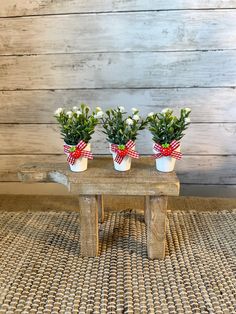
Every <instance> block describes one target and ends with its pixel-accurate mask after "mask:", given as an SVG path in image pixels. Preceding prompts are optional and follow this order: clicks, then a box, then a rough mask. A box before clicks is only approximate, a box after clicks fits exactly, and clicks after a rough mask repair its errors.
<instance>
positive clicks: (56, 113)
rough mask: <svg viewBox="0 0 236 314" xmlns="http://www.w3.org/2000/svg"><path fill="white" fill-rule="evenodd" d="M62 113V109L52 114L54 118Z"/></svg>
mask: <svg viewBox="0 0 236 314" xmlns="http://www.w3.org/2000/svg"><path fill="white" fill-rule="evenodd" d="M62 112H63V108H57V110H56V111H55V112H54V114H55V116H60V114H61V113H62Z"/></svg>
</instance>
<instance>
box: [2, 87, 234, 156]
mask: <svg viewBox="0 0 236 314" xmlns="http://www.w3.org/2000/svg"><path fill="white" fill-rule="evenodd" d="M82 101H84V102H85V103H88V104H89V105H90V106H92V107H93V108H95V107H96V106H97V105H99V106H101V107H102V108H103V109H108V108H110V107H111V106H113V107H115V106H117V104H125V105H126V108H127V110H131V108H132V107H136V106H138V107H140V109H141V114H142V115H147V114H148V113H149V112H151V111H154V112H157V111H161V110H162V109H164V108H166V106H168V107H171V108H174V110H175V111H176V112H177V111H178V109H180V108H182V107H184V106H187V107H190V108H191V109H192V113H191V120H192V121H193V122H209V123H212V122H236V89H235V88H179V89H141V90H139V89H123V90H119V89H118V90H117V89H111V90H109V89H108V90H106V89H105V90H94V89H92V90H51V91H50V90H44V91H0V104H1V106H0V123H6V122H7V123H12V124H13V123H55V118H54V117H53V112H54V111H55V110H56V109H57V108H58V107H59V106H60V107H66V108H69V107H71V105H77V104H79V103H80V102H82ZM209 153H210V152H209Z"/></svg>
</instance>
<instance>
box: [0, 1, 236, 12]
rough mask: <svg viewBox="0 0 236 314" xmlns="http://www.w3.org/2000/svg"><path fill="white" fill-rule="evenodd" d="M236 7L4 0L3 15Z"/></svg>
mask: <svg viewBox="0 0 236 314" xmlns="http://www.w3.org/2000/svg"><path fill="white" fill-rule="evenodd" d="M208 8H236V1H235V0H223V1H222V0H208V1H206V0H194V1H192V0H172V1H171V0H159V1H156V0H148V1H143V0H129V1H123V0H113V1H110V0H103V1H101V0H80V1H78V0H37V1H35V0H7V1H6V0H2V1H1V2H0V16H23V15H38V14H60V13H83V12H109V11H138V10H169V9H171V10H175V9H178V10H180V9H208Z"/></svg>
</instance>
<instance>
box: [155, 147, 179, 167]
mask: <svg viewBox="0 0 236 314" xmlns="http://www.w3.org/2000/svg"><path fill="white" fill-rule="evenodd" d="M154 145H155V143H154V144H153V147H154ZM153 152H154V153H155V154H157V153H158V152H157V151H156V150H154V149H153ZM176 152H180V147H178V148H177V149H176ZM175 163H176V159H175V158H173V157H170V156H165V157H161V158H157V159H156V169H157V170H158V171H161V172H171V171H173V170H174V168H175Z"/></svg>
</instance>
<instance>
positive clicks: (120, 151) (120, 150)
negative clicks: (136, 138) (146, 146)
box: [111, 140, 139, 164]
mask: <svg viewBox="0 0 236 314" xmlns="http://www.w3.org/2000/svg"><path fill="white" fill-rule="evenodd" d="M134 145H135V143H134V142H133V141H131V140H129V141H128V142H127V143H126V145H116V144H111V151H112V152H114V153H116V158H115V162H117V163H118V164H120V163H121V162H122V160H123V159H124V158H125V156H129V157H131V158H139V154H138V153H137V152H136V151H134V150H133V149H132V148H133V147H134Z"/></svg>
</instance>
